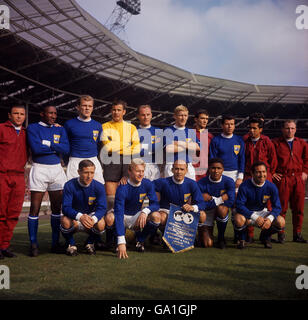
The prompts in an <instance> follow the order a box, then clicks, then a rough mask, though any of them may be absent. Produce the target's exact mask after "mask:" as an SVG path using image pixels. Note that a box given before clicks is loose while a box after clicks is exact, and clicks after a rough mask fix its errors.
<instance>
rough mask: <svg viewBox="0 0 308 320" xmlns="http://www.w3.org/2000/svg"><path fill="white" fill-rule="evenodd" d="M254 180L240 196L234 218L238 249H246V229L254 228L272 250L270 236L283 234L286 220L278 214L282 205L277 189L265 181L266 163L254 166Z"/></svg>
mask: <svg viewBox="0 0 308 320" xmlns="http://www.w3.org/2000/svg"><path fill="white" fill-rule="evenodd" d="M251 174H252V178H251V179H248V180H246V181H244V182H243V183H242V184H241V185H240V187H239V191H238V194H237V199H236V202H235V206H236V214H235V215H234V225H235V230H236V232H237V234H238V239H239V240H240V242H239V243H238V246H237V248H238V249H244V247H245V232H246V230H245V228H246V227H247V225H254V226H257V227H259V228H261V230H262V231H261V234H260V240H261V242H262V243H263V244H264V247H265V248H267V249H271V248H272V245H271V241H270V237H271V235H272V234H274V233H277V232H278V231H280V230H281V229H282V228H283V227H284V225H285V220H284V218H283V217H282V216H280V215H279V213H280V211H281V205H280V200H279V195H278V190H277V187H276V186H275V185H274V184H273V183H272V182H270V181H268V180H266V177H267V167H266V164H265V163H264V162H261V161H259V162H256V163H254V164H253V165H252V167H251ZM268 201H271V207H272V209H271V211H268V209H267V202H268Z"/></svg>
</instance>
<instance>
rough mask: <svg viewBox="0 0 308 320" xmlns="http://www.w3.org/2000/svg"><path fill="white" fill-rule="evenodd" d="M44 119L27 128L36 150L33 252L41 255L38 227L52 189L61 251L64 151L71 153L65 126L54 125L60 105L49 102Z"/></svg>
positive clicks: (32, 175) (55, 239)
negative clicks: (42, 208)
mask: <svg viewBox="0 0 308 320" xmlns="http://www.w3.org/2000/svg"><path fill="white" fill-rule="evenodd" d="M40 116H41V121H40V122H38V123H33V124H30V125H29V126H28V128H27V138H28V143H29V146H30V149H31V154H32V161H33V164H32V167H31V170H30V174H29V189H30V191H31V206H30V213H29V216H28V232H29V238H30V243H31V245H30V256H32V257H36V256H37V255H38V241H37V229H38V221H39V212H40V208H41V203H42V199H43V196H44V194H45V192H46V191H48V195H49V199H50V204H51V211H52V213H51V218H50V223H51V230H52V245H51V251H52V252H54V253H57V252H60V251H61V248H60V246H59V236H60V214H61V203H62V190H63V186H64V183H65V182H66V180H67V179H66V175H65V172H64V170H63V168H62V166H61V158H60V157H61V155H68V154H69V142H68V138H67V135H66V131H65V129H64V128H63V127H56V126H54V124H55V121H56V119H57V109H56V108H55V107H53V106H46V107H44V108H43V109H42V111H41V113H40Z"/></svg>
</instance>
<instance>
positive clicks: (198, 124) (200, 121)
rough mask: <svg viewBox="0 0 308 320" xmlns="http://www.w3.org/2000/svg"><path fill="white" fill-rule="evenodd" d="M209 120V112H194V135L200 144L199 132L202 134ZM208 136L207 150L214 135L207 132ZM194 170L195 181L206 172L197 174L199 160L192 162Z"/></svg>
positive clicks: (203, 110)
mask: <svg viewBox="0 0 308 320" xmlns="http://www.w3.org/2000/svg"><path fill="white" fill-rule="evenodd" d="M208 122H209V113H208V111H207V110H205V109H201V110H198V111H197V112H196V113H195V129H196V136H197V139H199V141H200V144H201V145H202V142H201V134H202V133H203V134H204V130H205V129H206V126H207V124H208ZM207 137H208V152H209V150H210V143H211V141H212V139H213V138H214V136H213V135H212V134H211V133H209V132H208V133H207ZM193 166H194V167H195V170H196V181H199V180H200V179H201V178H203V177H205V175H206V173H204V174H198V168H199V167H200V162H199V163H195V164H193Z"/></svg>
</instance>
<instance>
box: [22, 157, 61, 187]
mask: <svg viewBox="0 0 308 320" xmlns="http://www.w3.org/2000/svg"><path fill="white" fill-rule="evenodd" d="M66 181H67V178H66V175H65V172H64V170H63V168H62V166H61V164H60V163H59V164H41V163H33V165H32V167H31V170H30V173H29V182H28V184H29V189H30V191H39V192H45V191H59V190H63V187H64V184H65V182H66Z"/></svg>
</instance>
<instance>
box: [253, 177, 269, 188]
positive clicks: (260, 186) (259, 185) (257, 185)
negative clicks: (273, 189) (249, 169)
mask: <svg viewBox="0 0 308 320" xmlns="http://www.w3.org/2000/svg"><path fill="white" fill-rule="evenodd" d="M251 182H252V184H253V185H254V186H256V187H259V188H262V187H263V186H264V185H265V182H266V180H265V181H264V182H263V183H262V184H256V183H255V181H254V180H253V178H251Z"/></svg>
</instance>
